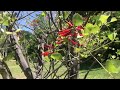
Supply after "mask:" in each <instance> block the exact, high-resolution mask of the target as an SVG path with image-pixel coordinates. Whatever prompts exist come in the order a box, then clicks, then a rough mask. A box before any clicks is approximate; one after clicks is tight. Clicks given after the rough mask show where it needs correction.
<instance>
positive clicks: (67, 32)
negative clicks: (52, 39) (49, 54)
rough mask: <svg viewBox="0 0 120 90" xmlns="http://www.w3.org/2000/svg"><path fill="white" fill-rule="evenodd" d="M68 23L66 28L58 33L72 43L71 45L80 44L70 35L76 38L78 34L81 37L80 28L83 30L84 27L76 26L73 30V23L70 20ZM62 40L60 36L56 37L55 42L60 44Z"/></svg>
mask: <svg viewBox="0 0 120 90" xmlns="http://www.w3.org/2000/svg"><path fill="white" fill-rule="evenodd" d="M67 24H68V28H66V29H63V30H61V31H59V32H58V34H59V35H60V36H62V37H66V38H68V40H69V41H70V42H71V43H72V44H73V45H78V46H80V44H79V43H78V42H76V41H74V40H71V39H70V37H74V38H76V37H77V36H78V35H80V36H82V37H83V34H81V32H80V31H81V30H84V28H83V27H82V26H77V27H76V28H75V30H74V31H72V30H73V29H72V28H73V24H72V23H71V22H67ZM62 42H63V39H62V38H61V37H60V38H59V40H58V39H57V42H56V44H61V43H62Z"/></svg>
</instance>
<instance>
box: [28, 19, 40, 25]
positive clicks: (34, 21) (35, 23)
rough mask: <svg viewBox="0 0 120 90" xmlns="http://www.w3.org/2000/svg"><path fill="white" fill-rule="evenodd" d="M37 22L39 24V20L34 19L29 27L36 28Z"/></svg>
mask: <svg viewBox="0 0 120 90" xmlns="http://www.w3.org/2000/svg"><path fill="white" fill-rule="evenodd" d="M39 22H40V21H39V20H36V19H35V20H33V21H32V23H31V24H30V25H31V26H37V25H38V23H39Z"/></svg>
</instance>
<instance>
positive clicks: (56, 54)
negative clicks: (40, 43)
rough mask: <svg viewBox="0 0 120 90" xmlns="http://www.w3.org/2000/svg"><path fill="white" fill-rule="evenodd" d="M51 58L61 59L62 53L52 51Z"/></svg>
mask: <svg viewBox="0 0 120 90" xmlns="http://www.w3.org/2000/svg"><path fill="white" fill-rule="evenodd" d="M51 58H53V59H55V60H62V55H61V54H60V53H53V54H51Z"/></svg>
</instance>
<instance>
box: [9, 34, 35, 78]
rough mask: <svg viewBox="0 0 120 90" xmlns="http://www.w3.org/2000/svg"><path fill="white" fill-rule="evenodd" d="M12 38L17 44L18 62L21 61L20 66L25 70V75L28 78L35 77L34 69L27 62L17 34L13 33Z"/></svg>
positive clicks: (12, 41)
mask: <svg viewBox="0 0 120 90" xmlns="http://www.w3.org/2000/svg"><path fill="white" fill-rule="evenodd" d="M10 40H11V43H12V44H15V53H16V55H17V57H18V62H19V63H20V67H21V69H22V70H23V72H24V74H25V76H26V77H27V79H33V75H32V71H31V69H30V67H29V65H28V63H27V60H26V59H25V57H24V55H23V53H22V50H21V46H20V44H19V43H18V39H17V36H16V35H11V38H10Z"/></svg>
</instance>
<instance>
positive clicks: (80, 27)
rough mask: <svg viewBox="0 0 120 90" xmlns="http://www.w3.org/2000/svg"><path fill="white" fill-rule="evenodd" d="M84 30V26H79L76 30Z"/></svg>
mask: <svg viewBox="0 0 120 90" xmlns="http://www.w3.org/2000/svg"><path fill="white" fill-rule="evenodd" d="M82 29H84V28H83V27H82V26H77V27H76V30H78V31H79V30H82Z"/></svg>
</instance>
